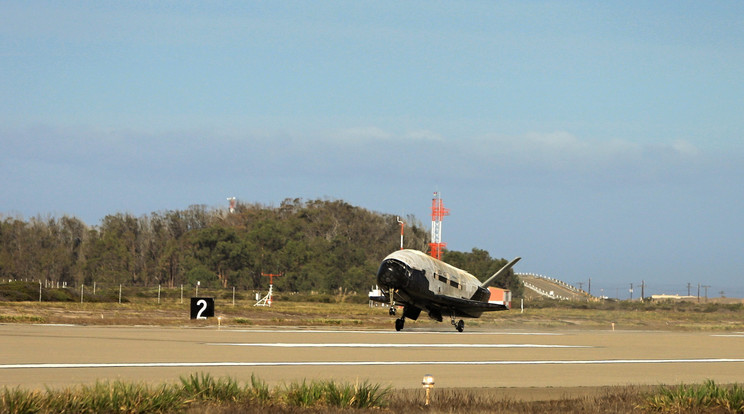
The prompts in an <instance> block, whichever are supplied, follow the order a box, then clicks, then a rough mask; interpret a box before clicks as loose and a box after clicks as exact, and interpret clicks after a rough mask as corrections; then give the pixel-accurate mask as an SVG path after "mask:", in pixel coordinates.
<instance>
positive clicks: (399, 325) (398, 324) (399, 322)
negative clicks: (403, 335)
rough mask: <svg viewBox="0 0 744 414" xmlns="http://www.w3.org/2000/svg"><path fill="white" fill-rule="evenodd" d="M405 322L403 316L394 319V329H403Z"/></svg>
mask: <svg viewBox="0 0 744 414" xmlns="http://www.w3.org/2000/svg"><path fill="white" fill-rule="evenodd" d="M405 323H406V320H405V319H403V318H400V319H396V320H395V330H396V331H400V330H401V329H403V325H405Z"/></svg>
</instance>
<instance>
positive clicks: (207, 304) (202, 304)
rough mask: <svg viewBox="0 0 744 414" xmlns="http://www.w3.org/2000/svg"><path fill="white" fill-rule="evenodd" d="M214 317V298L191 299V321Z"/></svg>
mask: <svg viewBox="0 0 744 414" xmlns="http://www.w3.org/2000/svg"><path fill="white" fill-rule="evenodd" d="M212 317H214V298H191V319H207V318H212Z"/></svg>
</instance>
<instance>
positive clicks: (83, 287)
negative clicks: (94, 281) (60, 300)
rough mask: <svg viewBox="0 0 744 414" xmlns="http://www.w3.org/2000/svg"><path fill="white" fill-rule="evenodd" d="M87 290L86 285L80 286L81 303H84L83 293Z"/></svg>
mask: <svg viewBox="0 0 744 414" xmlns="http://www.w3.org/2000/svg"><path fill="white" fill-rule="evenodd" d="M84 289H85V285H80V303H83V291H84Z"/></svg>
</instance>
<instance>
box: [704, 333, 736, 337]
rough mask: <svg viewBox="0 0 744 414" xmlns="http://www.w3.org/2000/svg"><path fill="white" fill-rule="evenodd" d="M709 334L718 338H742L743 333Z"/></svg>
mask: <svg viewBox="0 0 744 414" xmlns="http://www.w3.org/2000/svg"><path fill="white" fill-rule="evenodd" d="M711 336H717V337H720V338H744V333H742V334H729V335H723V334H721V335H711Z"/></svg>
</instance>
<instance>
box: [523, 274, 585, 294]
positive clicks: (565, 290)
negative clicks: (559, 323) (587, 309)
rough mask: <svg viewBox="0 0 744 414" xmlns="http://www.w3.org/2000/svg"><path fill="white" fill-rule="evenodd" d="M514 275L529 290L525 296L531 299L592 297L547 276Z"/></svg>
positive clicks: (581, 290)
mask: <svg viewBox="0 0 744 414" xmlns="http://www.w3.org/2000/svg"><path fill="white" fill-rule="evenodd" d="M516 275H517V276H518V277H519V280H520V281H521V282H522V284H523V285H524V287H525V288H527V289H529V292H525V294H526V295H527V294H529V293H532V295H531V296H533V297H534V296H537V297H545V298H549V299H558V300H590V299H592V296H591V295H590V294H589V293H587V292H586V291H584V290H583V289H578V288H576V287H575V286H571V285H569V284H568V283H566V282H563V281H561V280H558V279H555V278H552V277H549V276H543V275H539V274H536V273H517V274H516Z"/></svg>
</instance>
